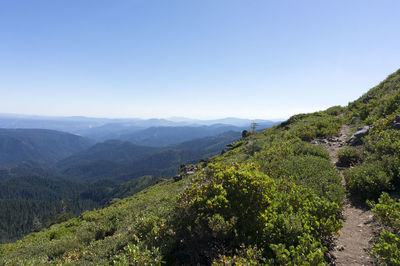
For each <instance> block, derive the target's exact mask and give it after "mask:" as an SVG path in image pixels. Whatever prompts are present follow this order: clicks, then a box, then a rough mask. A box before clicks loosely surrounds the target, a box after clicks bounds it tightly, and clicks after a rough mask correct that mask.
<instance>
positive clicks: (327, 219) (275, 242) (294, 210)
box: [175, 164, 341, 264]
mask: <svg viewBox="0 0 400 266" xmlns="http://www.w3.org/2000/svg"><path fill="white" fill-rule="evenodd" d="M339 212H340V207H339V206H338V205H337V204H336V203H333V202H330V201H328V200H325V199H322V198H320V197H318V196H316V195H315V194H314V193H312V192H311V191H310V190H306V189H302V188H300V187H298V186H296V185H295V184H294V183H292V182H290V181H287V180H277V179H275V180H273V179H271V178H270V177H268V176H267V175H265V174H263V173H261V172H260V171H258V170H257V169H256V168H255V167H254V166H241V165H234V166H232V167H226V166H221V165H215V164H213V165H210V166H209V167H208V168H207V169H206V170H205V171H204V172H203V174H202V175H201V176H200V177H199V178H198V179H197V180H195V182H194V183H193V184H192V185H191V186H189V187H188V188H186V189H185V190H184V191H183V192H182V193H181V195H180V197H179V198H178V201H177V206H176V209H175V213H176V219H175V231H176V234H177V237H178V239H180V243H179V245H178V247H177V249H178V250H179V251H180V252H181V257H179V254H178V260H180V262H181V263H189V264H191V263H198V262H201V263H206V264H209V263H211V262H212V261H213V260H215V259H216V258H218V257H219V255H221V254H225V252H226V251H227V250H228V251H230V252H232V253H234V251H235V250H236V249H239V248H240V247H241V246H242V245H245V246H257V247H258V248H260V249H261V250H262V254H263V257H265V258H267V260H268V262H269V263H271V264H276V263H277V264H280V263H284V264H296V263H300V264H303V263H306V264H307V263H317V264H318V263H323V262H324V256H323V255H324V252H325V251H326V248H325V247H324V244H327V242H328V241H329V239H330V237H331V236H332V234H333V233H334V232H336V231H337V230H339V228H340V227H341V222H340V220H339V219H338V214H339ZM183 254H191V256H190V257H185V256H184V255H183Z"/></svg>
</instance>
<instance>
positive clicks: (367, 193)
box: [344, 161, 394, 198]
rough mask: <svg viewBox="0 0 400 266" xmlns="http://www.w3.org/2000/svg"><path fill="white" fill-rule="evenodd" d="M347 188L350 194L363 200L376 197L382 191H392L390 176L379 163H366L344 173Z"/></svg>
mask: <svg viewBox="0 0 400 266" xmlns="http://www.w3.org/2000/svg"><path fill="white" fill-rule="evenodd" d="M344 177H345V179H346V182H347V187H348V188H349V190H350V192H351V193H352V194H356V195H359V196H362V197H364V198H374V197H377V196H378V195H379V194H380V193H381V192H382V191H388V190H392V189H393V188H394V187H393V184H392V176H390V175H388V174H387V173H386V171H385V169H384V168H383V167H382V163H381V162H379V161H374V162H367V163H364V164H362V165H360V166H357V167H354V168H351V169H347V170H346V171H345V172H344Z"/></svg>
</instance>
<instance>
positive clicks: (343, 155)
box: [338, 147, 362, 167]
mask: <svg viewBox="0 0 400 266" xmlns="http://www.w3.org/2000/svg"><path fill="white" fill-rule="evenodd" d="M338 159H339V160H338V165H339V166H343V167H350V166H354V165H356V164H358V163H360V162H361V161H362V152H361V151H360V150H358V149H356V148H353V147H345V148H343V149H341V150H340V151H339V152H338Z"/></svg>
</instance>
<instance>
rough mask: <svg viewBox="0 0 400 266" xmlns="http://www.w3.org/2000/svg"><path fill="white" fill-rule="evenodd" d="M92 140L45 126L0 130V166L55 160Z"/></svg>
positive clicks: (81, 148)
mask: <svg viewBox="0 0 400 266" xmlns="http://www.w3.org/2000/svg"><path fill="white" fill-rule="evenodd" d="M91 145H92V142H91V141H89V140H87V139H85V138H82V137H80V136H77V135H73V134H69V133H65V132H60V131H54V130H44V129H3V128H2V129H0V166H3V165H7V164H15V163H19V162H22V161H25V160H37V161H42V162H46V163H54V162H56V161H58V160H61V159H63V158H66V157H68V156H70V155H72V154H74V153H77V152H80V151H82V150H84V149H86V148H88V147H89V146H91Z"/></svg>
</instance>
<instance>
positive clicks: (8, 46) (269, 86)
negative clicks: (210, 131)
mask: <svg viewBox="0 0 400 266" xmlns="http://www.w3.org/2000/svg"><path fill="white" fill-rule="evenodd" d="M399 8H400V2H399V1H396V0H392V1H389V0H381V1H368V0H354V1H340V0H338V1H318V0H315V1H308V0H305V1H295V0H293V1H288V0H284V1H264V0H252V1H245V0H242V1H237V0H218V1H215V0H202V1H198V0H191V1H188V0H180V1H177V0H169V1H164V0H119V1H105V0H85V1H77V0H72V1H71V0H68V1H67V0H59V1H54V0H38V1H30V0H20V1H14V0H4V1H1V3H0V93H1V94H0V95H1V102H2V104H1V105H0V113H19V114H37V115H57V116H59V115H62V116H64V115H65V116H71V115H85V116H92V117H143V118H148V117H170V116H185V117H192V118H202V119H210V118H219V117H226V116H235V117H248V118H263V119H268V118H286V117H288V116H290V115H292V114H295V113H299V112H311V111H316V110H321V109H325V108H327V107H330V106H332V105H337V104H341V105H346V104H347V103H348V102H349V101H352V100H354V99H356V98H357V97H359V96H360V95H361V94H362V93H364V92H366V91H367V89H369V88H371V87H372V86H374V85H376V84H377V83H378V82H380V81H381V80H383V79H384V78H386V76H387V75H388V74H390V73H391V72H394V71H395V70H397V69H398V68H399V67H400V52H399V49H400V48H399V47H400V46H399V43H400V34H398V29H399V27H400V17H399V16H398V10H399Z"/></svg>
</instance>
